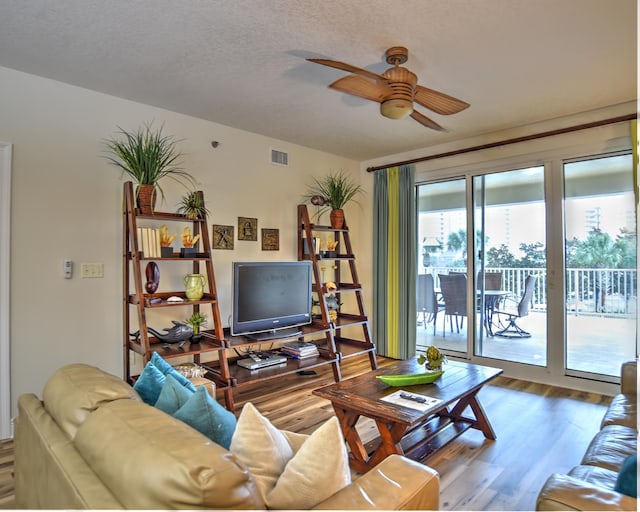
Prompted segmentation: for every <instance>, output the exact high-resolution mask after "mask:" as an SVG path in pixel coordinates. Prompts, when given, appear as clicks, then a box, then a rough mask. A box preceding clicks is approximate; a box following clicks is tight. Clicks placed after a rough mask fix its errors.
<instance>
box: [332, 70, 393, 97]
mask: <svg viewBox="0 0 640 512" xmlns="http://www.w3.org/2000/svg"><path fill="white" fill-rule="evenodd" d="M329 87H331V88H332V89H336V90H337V91H340V92H346V93H347V94H352V95H353V96H358V97H360V98H364V99H365V100H371V101H377V102H378V103H380V102H382V101H383V100H384V99H385V98H386V97H387V96H388V95H389V94H391V93H392V90H391V88H390V87H387V86H386V85H382V84H379V83H373V82H371V81H370V80H367V79H366V78H362V77H361V76H358V75H349V76H345V77H344V78H340V79H338V80H336V81H335V82H333V83H332V84H331V85H329Z"/></svg>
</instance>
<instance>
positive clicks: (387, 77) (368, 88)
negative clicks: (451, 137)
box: [307, 46, 469, 131]
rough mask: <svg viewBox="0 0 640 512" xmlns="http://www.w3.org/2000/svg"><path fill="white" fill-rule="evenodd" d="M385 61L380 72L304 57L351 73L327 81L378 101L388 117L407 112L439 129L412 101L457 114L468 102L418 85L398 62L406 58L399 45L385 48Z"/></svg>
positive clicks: (444, 112) (405, 114) (406, 55)
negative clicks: (385, 66) (332, 80)
mask: <svg viewBox="0 0 640 512" xmlns="http://www.w3.org/2000/svg"><path fill="white" fill-rule="evenodd" d="M385 57H386V61H387V62H388V63H389V64H393V67H391V68H389V69H387V70H386V71H385V72H384V73H382V74H381V75H379V74H377V73H373V72H372V71H367V70H366V69H362V68H358V67H356V66H352V65H351V64H346V63H344V62H340V61H337V60H329V59H307V60H308V61H310V62H315V63H316V64H322V65H323V66H329V67H332V68H336V69H341V70H343V71H349V72H351V73H353V74H352V75H349V76H345V77H343V78H340V79H338V80H336V81H335V82H333V83H332V84H330V85H329V87H331V88H332V89H336V90H338V91H341V92H345V93H347V94H352V95H353V96H358V97H360V98H364V99H366V100H371V101H377V102H378V103H380V113H381V114H382V115H383V116H385V117H388V118H390V119H403V118H405V117H407V116H411V117H412V118H413V119H415V120H416V121H418V122H419V123H420V124H422V125H424V126H426V127H427V128H432V129H434V130H440V131H443V130H444V128H443V127H442V126H440V125H439V124H438V123H436V122H435V121H434V120H432V119H429V118H428V117H427V116H425V115H424V114H421V113H420V112H418V111H417V110H414V108H413V103H414V102H415V103H418V104H419V105H422V106H423V107H426V108H428V109H429V110H432V111H433V112H436V113H437V114H441V115H450V114H457V113H458V112H460V111H462V110H464V109H465V108H467V107H468V106H469V104H468V103H467V102H465V101H462V100H459V99H457V98H454V97H452V96H448V95H446V94H444V93H442V92H438V91H434V90H433V89H428V88H427V87H423V86H421V85H418V77H417V76H416V75H415V73H412V72H411V71H409V70H408V69H407V68H403V67H402V66H401V65H400V64H404V63H405V62H407V59H408V57H409V51H408V50H407V49H406V48H404V47H402V46H394V47H392V48H389V49H388V50H387V51H386V52H385Z"/></svg>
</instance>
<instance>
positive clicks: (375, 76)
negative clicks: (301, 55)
mask: <svg viewBox="0 0 640 512" xmlns="http://www.w3.org/2000/svg"><path fill="white" fill-rule="evenodd" d="M307 60H308V61H309V62H315V63H316V64H322V65H323V66H329V67H330V68H336V69H341V70H342V71H349V72H351V73H355V74H356V75H362V76H366V77H367V78H371V80H375V81H377V82H383V83H387V82H388V80H387V79H386V78H385V77H383V76H382V75H379V74H377V73H374V72H373V71H367V70H366V69H362V68H358V67H356V66H352V65H351V64H347V63H345V62H340V61H337V60H329V59H307Z"/></svg>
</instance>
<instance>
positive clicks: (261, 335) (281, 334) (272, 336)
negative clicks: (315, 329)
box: [246, 327, 302, 341]
mask: <svg viewBox="0 0 640 512" xmlns="http://www.w3.org/2000/svg"><path fill="white" fill-rule="evenodd" d="M246 336H247V338H249V339H250V340H254V341H270V340H278V339H282V338H292V337H293V336H302V329H299V328H297V327H291V328H288V329H272V330H270V331H265V332H254V333H253V334H247V335H246Z"/></svg>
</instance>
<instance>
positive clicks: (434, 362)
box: [418, 345, 447, 370]
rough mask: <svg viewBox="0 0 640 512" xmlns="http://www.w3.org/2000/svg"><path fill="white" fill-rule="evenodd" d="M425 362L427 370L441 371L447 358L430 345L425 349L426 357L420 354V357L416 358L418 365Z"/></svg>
mask: <svg viewBox="0 0 640 512" xmlns="http://www.w3.org/2000/svg"><path fill="white" fill-rule="evenodd" d="M425 362H426V363H427V369H428V370H441V369H442V363H446V362H447V356H445V355H444V354H443V353H442V352H440V350H439V349H438V347H434V346H433V345H431V346H429V347H427V351H426V356H425V355H424V354H420V357H418V364H424V363H425Z"/></svg>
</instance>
